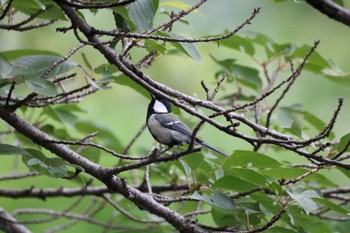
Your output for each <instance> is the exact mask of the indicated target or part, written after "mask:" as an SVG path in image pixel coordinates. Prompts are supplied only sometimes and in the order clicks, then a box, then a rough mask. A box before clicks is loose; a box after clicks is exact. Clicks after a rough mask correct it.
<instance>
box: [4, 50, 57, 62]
mask: <svg viewBox="0 0 350 233" xmlns="http://www.w3.org/2000/svg"><path fill="white" fill-rule="evenodd" d="M1 53H2V55H3V56H4V57H6V58H7V59H8V60H9V61H13V60H15V59H17V58H19V57H23V56H28V55H50V56H57V57H61V55H60V54H59V53H57V52H53V51H48V50H37V49H16V50H7V51H2V52H1Z"/></svg>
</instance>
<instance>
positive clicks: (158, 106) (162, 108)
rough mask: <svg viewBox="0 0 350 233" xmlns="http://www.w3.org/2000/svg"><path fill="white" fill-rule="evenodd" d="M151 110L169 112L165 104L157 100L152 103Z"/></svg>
mask: <svg viewBox="0 0 350 233" xmlns="http://www.w3.org/2000/svg"><path fill="white" fill-rule="evenodd" d="M153 110H154V112H156V113H168V112H169V111H168V109H167V108H166V107H165V105H164V104H163V103H162V102H160V101H158V100H156V102H155V103H154V105H153Z"/></svg>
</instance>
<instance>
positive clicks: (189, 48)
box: [158, 32, 202, 63]
mask: <svg viewBox="0 0 350 233" xmlns="http://www.w3.org/2000/svg"><path fill="white" fill-rule="evenodd" d="M158 35H161V36H166V37H171V38H176V39H185V37H183V36H181V35H178V34H174V33H166V32H158ZM169 43H170V44H171V45H172V46H174V47H175V48H177V49H178V50H179V51H180V52H181V53H183V54H185V55H187V56H188V57H190V58H192V59H193V60H195V61H196V62H198V63H201V62H202V57H201V54H200V52H199V51H198V49H197V47H196V46H195V45H194V43H185V42H174V41H170V42H169Z"/></svg>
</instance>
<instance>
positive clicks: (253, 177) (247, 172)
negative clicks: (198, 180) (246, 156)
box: [223, 166, 269, 187]
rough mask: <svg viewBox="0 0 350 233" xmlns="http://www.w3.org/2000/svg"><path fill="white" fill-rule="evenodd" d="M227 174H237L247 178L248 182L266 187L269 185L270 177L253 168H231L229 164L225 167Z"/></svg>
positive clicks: (244, 178)
mask: <svg viewBox="0 0 350 233" xmlns="http://www.w3.org/2000/svg"><path fill="white" fill-rule="evenodd" d="M223 169H224V171H225V174H229V175H232V176H235V177H237V178H239V179H242V180H245V181H247V182H250V183H252V184H255V185H258V186H262V187H266V186H268V182H269V181H268V179H267V177H265V176H263V175H261V174H259V173H257V172H256V171H253V170H251V169H246V168H232V167H231V168H229V167H228V166H225V167H224V168H223Z"/></svg>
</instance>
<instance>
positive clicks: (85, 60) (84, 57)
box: [81, 53, 92, 70]
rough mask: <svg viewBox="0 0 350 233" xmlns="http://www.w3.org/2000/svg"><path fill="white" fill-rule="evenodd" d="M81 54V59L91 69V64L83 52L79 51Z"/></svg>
mask: <svg viewBox="0 0 350 233" xmlns="http://www.w3.org/2000/svg"><path fill="white" fill-rule="evenodd" d="M81 56H82V58H83V61H84V63H85V65H86V67H87V68H89V70H92V65H91V64H90V62H89V60H88V59H87V57H86V55H85V53H81Z"/></svg>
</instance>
